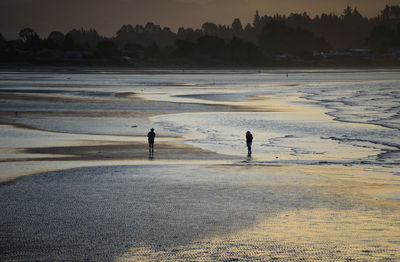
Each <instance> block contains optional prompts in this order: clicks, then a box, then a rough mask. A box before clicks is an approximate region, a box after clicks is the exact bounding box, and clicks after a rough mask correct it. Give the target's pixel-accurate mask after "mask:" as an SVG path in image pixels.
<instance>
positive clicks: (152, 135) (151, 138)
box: [147, 128, 156, 153]
mask: <svg viewBox="0 0 400 262" xmlns="http://www.w3.org/2000/svg"><path fill="white" fill-rule="evenodd" d="M155 137H156V133H154V128H152V129H150V132H149V133H148V134H147V139H148V140H149V153H153V152H154V138H155Z"/></svg>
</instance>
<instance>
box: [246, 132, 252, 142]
mask: <svg viewBox="0 0 400 262" xmlns="http://www.w3.org/2000/svg"><path fill="white" fill-rule="evenodd" d="M252 141H253V135H252V134H251V133H246V142H252Z"/></svg>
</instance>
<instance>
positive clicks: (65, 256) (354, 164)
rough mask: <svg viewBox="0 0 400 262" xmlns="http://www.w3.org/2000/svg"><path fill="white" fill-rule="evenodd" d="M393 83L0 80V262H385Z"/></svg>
mask: <svg viewBox="0 0 400 262" xmlns="http://www.w3.org/2000/svg"><path fill="white" fill-rule="evenodd" d="M399 83H400V77H399V72H398V70H395V69H368V70H367V69H364V70H361V69H335V70H333V69H332V70H323V69H319V70H315V69H303V70H300V69H296V70H283V69H280V70H185V71H182V70H173V69H171V70H150V69H149V70H136V71H135V70H127V69H121V70H116V69H113V70H109V71H107V70H106V69H102V70H94V69H90V70H84V69H82V70H73V71H71V70H60V69H58V70H57V71H56V72H51V70H47V69H42V70H38V69H35V70H31V69H23V70H11V69H10V70H3V71H1V72H0V102H1V103H0V135H1V137H2V139H1V142H0V167H1V170H2V171H1V174H0V183H1V184H0V197H1V199H2V201H1V204H0V209H1V210H2V214H1V216H0V222H1V225H2V226H1V229H0V232H1V233H0V249H1V250H2V251H1V253H0V259H1V260H2V261H21V260H23V261H25V260H28V261H31V260H38V261H44V260H58V261H61V260H62V261H64V260H73V261H81V260H89V261H110V260H112V261H254V260H256V261H259V260H260V261H271V260H278V261H298V260H306V261H310V260H318V261H321V260H322V261H326V260H329V261H348V260H355V261H381V260H385V261H386V260H387V261H398V260H399V259H400V249H399V244H400V224H399V223H400V212H399V211H400V202H399V201H400V176H399V175H400V158H399V156H400V144H399V142H398V141H399V137H400V123H399V121H398V115H399V113H400V111H399V108H400V92H399V90H398V84H399ZM150 128H154V129H155V132H156V134H157V136H156V142H155V152H154V154H149V152H148V145H147V132H149V130H150ZM247 130H250V131H251V132H252V133H253V135H254V141H253V154H252V155H248V154H247V148H246V144H245V133H246V131H247Z"/></svg>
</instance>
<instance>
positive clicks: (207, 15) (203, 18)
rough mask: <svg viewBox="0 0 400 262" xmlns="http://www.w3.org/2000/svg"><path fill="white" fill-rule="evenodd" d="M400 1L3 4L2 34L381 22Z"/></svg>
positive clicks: (46, 0)
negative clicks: (292, 21)
mask: <svg viewBox="0 0 400 262" xmlns="http://www.w3.org/2000/svg"><path fill="white" fill-rule="evenodd" d="M396 4H400V0H334V1H332V0H1V1H0V33H2V34H3V35H4V36H5V37H6V38H8V39H15V38H16V37H17V33H18V31H19V30H20V29H22V28H24V27H32V28H34V29H35V30H36V31H37V32H38V33H39V34H40V36H42V37H45V36H47V35H48V34H49V33H50V32H51V31H61V32H64V33H65V32H67V31H69V30H71V29H73V28H82V27H83V28H86V29H89V28H94V29H96V30H97V31H98V32H99V33H100V34H102V35H106V36H112V35H114V34H115V32H116V31H117V30H118V29H119V28H120V27H121V26H122V25H123V24H132V25H136V24H145V23H147V22H149V21H151V22H154V23H156V24H160V25H161V26H168V27H170V28H171V29H172V30H173V31H176V30H177V28H178V27H180V26H184V27H193V28H200V27H201V25H202V24H203V23H204V22H207V21H210V22H214V23H217V24H231V23H232V21H233V19H234V18H236V17H238V18H240V19H241V21H242V23H243V25H246V23H248V22H251V20H252V17H253V15H254V13H255V10H257V9H258V10H259V12H260V15H264V14H269V15H272V14H275V13H280V14H290V13H294V12H299V13H303V12H305V11H306V12H307V13H308V14H309V15H311V16H314V15H316V14H321V13H324V12H325V13H336V14H341V13H342V10H343V9H344V8H345V7H346V6H347V5H350V6H352V7H357V8H358V10H359V11H360V13H361V14H363V15H365V16H369V17H371V16H376V15H377V14H379V12H380V11H381V10H382V9H383V8H384V7H385V5H396Z"/></svg>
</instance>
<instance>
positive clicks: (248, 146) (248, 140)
mask: <svg viewBox="0 0 400 262" xmlns="http://www.w3.org/2000/svg"><path fill="white" fill-rule="evenodd" d="M252 142H253V135H252V134H251V133H250V131H247V132H246V144H247V153H248V154H249V155H251V143H252Z"/></svg>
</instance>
